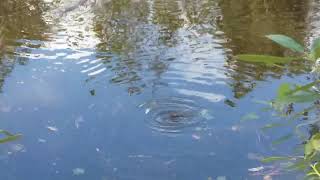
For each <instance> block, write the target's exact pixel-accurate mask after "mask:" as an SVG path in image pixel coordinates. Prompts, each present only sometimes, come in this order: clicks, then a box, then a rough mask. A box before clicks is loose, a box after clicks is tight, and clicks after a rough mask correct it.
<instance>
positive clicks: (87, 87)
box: [0, 0, 319, 180]
mask: <svg viewBox="0 0 320 180" xmlns="http://www.w3.org/2000/svg"><path fill="white" fill-rule="evenodd" d="M312 4H317V2H306V1H304V2H301V1H281V2H278V1H273V2H270V3H268V2H266V1H262V0H261V1H260V0H259V1H253V0H252V1H251V0H246V1H239V0H230V1H215V0H213V1H207V0H199V1H182V0H176V1H173V0H131V1H130V0H120V1H119V0H117V1H112V0H110V1H108V0H105V1H103V0H101V1H96V2H93V1H90V0H89V1H81V3H80V5H77V2H76V1H73V2H72V1H63V2H59V1H53V2H51V1H40V0H39V1H32V2H31V1H30V2H29V1H26V2H24V1H23V2H22V1H21V2H20V1H17V2H15V3H13V5H12V4H11V3H10V1H7V0H5V1H1V2H0V10H1V9H3V11H2V12H0V18H1V19H0V20H1V21H0V22H1V23H2V28H0V30H1V31H2V37H3V38H2V40H1V42H0V43H1V44H2V45H1V44H0V47H3V50H2V51H3V52H2V53H1V55H2V59H1V64H0V85H1V94H0V119H1V120H0V128H1V129H6V130H9V131H10V132H15V133H21V134H23V138H22V139H20V140H18V141H15V142H11V143H8V144H1V145H0V169H1V170H0V179H3V180H22V179H30V180H31V179H47V180H51V179H52V180H53V179H61V180H63V179H66V180H67V179H68V180H72V179H86V180H87V179H92V180H107V179H108V180H109V179H120V180H123V179H128V180H129V179H132V180H138V179H139V180H142V179H146V180H150V179H152V180H156V179H159V180H163V179H168V180H169V179H177V180H180V179H184V180H188V179H190V180H195V179H197V180H200V179H204V180H207V179H217V178H218V177H219V178H222V179H223V178H224V177H225V178H226V179H263V178H264V177H265V178H266V177H269V176H272V178H273V179H301V178H302V176H301V175H299V174H296V173H288V172H285V171H281V167H282V166H283V165H282V164H274V165H272V166H271V165H266V164H263V163H261V162H260V159H261V158H263V157H267V156H270V155H273V154H277V155H285V154H287V153H289V152H290V151H291V149H292V147H293V146H294V145H295V144H296V143H297V142H298V141H295V140H292V141H289V142H286V144H284V145H278V146H272V141H273V140H275V139H277V138H279V137H281V136H282V135H284V134H286V133H288V132H287V131H288V130H287V129H286V128H283V129H282V130H281V131H267V132H265V131H262V130H261V129H260V128H261V127H262V126H263V125H265V124H266V123H270V122H272V121H275V120H280V118H279V117H274V116H272V114H270V112H265V111H261V109H262V108H264V107H265V105H263V104H259V103H256V102H257V101H259V100H270V99H271V98H272V97H274V95H275V92H276V89H277V87H278V85H279V84H280V83H282V82H299V83H301V82H306V76H307V74H306V71H305V70H304V69H303V70H301V69H299V68H295V67H283V68H278V67H277V68H268V67H264V66H260V65H253V64H244V63H239V62H236V61H235V60H234V59H233V58H232V56H233V55H235V54H238V53H269V54H277V55H285V54H287V53H288V52H286V51H284V50H283V49H280V48H278V47H277V46H275V45H273V44H272V43H270V42H269V41H267V40H265V39H264V38H263V35H266V34H271V33H284V34H288V35H290V36H293V37H295V38H296V39H298V40H300V41H302V42H305V44H308V42H309V41H310V39H312V38H313V37H315V36H316V35H317V33H319V32H318V31H317V27H319V25H318V24H317V16H318V10H317V9H311V8H310V7H311V6H312ZM13 6H15V7H16V9H14V8H12V7H13ZM253 112H255V113H256V114H257V116H255V118H252V119H256V120H251V121H246V120H247V119H250V118H247V119H246V118H245V117H249V116H250V115H249V116H248V114H250V113H251V114H252V113H253ZM246 115H247V116H246ZM261 166H264V168H265V169H264V170H263V171H259V172H252V169H251V168H256V167H261ZM250 169H251V171H250ZM220 180H221V179H220Z"/></svg>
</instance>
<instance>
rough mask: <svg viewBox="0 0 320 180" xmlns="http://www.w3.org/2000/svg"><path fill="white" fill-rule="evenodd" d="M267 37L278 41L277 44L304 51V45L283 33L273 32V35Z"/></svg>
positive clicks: (296, 50)
mask: <svg viewBox="0 0 320 180" xmlns="http://www.w3.org/2000/svg"><path fill="white" fill-rule="evenodd" d="M266 37H267V38H269V39H271V40H272V41H274V42H276V43H277V44H279V45H281V46H283V47H286V48H289V49H291V50H293V51H295V52H300V53H303V52H304V48H303V46H302V45H301V44H299V43H298V42H296V41H295V40H294V39H292V38H291V37H288V36H285V35H281V34H271V35H267V36H266Z"/></svg>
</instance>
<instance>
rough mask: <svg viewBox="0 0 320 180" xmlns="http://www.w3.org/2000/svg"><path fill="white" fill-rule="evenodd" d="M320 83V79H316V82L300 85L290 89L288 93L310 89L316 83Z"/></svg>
mask: <svg viewBox="0 0 320 180" xmlns="http://www.w3.org/2000/svg"><path fill="white" fill-rule="evenodd" d="M319 83H320V81H314V82H312V83H309V84H306V85H304V86H298V87H297V88H295V89H293V90H291V91H289V92H288V93H287V94H288V95H291V94H294V93H296V92H299V91H308V90H309V89H310V88H312V87H313V86H315V85H317V84H319Z"/></svg>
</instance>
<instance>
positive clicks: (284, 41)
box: [236, 34, 320, 65]
mask: <svg viewBox="0 0 320 180" xmlns="http://www.w3.org/2000/svg"><path fill="white" fill-rule="evenodd" d="M266 37H267V38H268V39H270V40H272V41H274V42H275V43H277V44H279V45H280V46H282V47H285V48H287V49H290V50H291V51H293V52H295V53H298V55H299V56H296V57H278V56H270V55H257V54H240V55H237V56H236V58H237V59H238V60H240V61H245V62H253V63H264V64H266V65H276V64H279V63H280V64H285V63H289V62H291V61H293V60H299V59H305V60H310V61H316V60H317V59H318V58H319V57H320V38H317V39H315V40H313V42H312V45H311V48H310V49H306V50H305V48H304V47H303V46H302V45H301V44H300V43H298V42H297V41H296V40H294V39H292V38H290V37H288V36H285V35H280V34H272V35H267V36H266Z"/></svg>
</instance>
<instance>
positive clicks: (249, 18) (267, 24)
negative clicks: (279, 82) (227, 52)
mask: <svg viewBox="0 0 320 180" xmlns="http://www.w3.org/2000/svg"><path fill="white" fill-rule="evenodd" d="M219 4H220V7H221V14H222V15H223V19H222V21H221V22H220V23H219V24H218V26H219V29H221V30H222V31H223V32H225V36H226V37H227V38H229V39H230V42H229V43H228V44H227V45H226V47H228V48H230V49H231V50H232V52H233V54H240V53H257V54H270V55H279V56H286V55H292V54H290V52H288V51H286V50H284V49H283V48H279V47H278V46H277V45H275V44H274V43H272V42H271V41H270V40H268V39H266V38H265V37H264V36H265V35H267V34H286V35H288V36H291V37H294V39H297V40H299V41H300V42H302V43H303V42H304V40H305V36H306V30H307V24H306V19H307V17H308V10H309V1H263V0H261V1H254V0H241V1H221V2H220V3H219ZM228 66H229V68H230V69H232V71H231V73H230V75H229V76H230V77H231V78H232V79H233V82H232V83H231V86H232V87H233V91H234V96H235V97H237V98H239V97H242V96H244V95H245V94H247V93H248V92H250V91H251V90H252V89H254V88H255V86H256V81H257V80H258V81H261V80H265V79H268V78H269V77H272V78H277V79H278V78H280V77H281V76H282V75H283V74H284V73H285V71H286V69H285V68H270V67H265V66H257V65H251V64H250V65H248V64H245V63H237V62H234V61H233V60H230V61H228ZM304 72H305V69H304V66H299V65H295V66H293V67H289V73H288V74H290V73H292V74H300V73H304Z"/></svg>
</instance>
